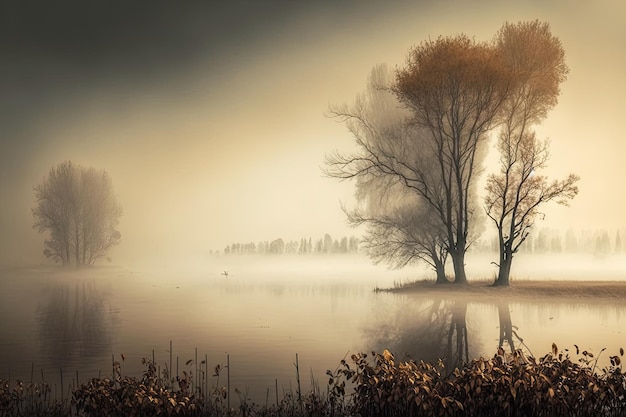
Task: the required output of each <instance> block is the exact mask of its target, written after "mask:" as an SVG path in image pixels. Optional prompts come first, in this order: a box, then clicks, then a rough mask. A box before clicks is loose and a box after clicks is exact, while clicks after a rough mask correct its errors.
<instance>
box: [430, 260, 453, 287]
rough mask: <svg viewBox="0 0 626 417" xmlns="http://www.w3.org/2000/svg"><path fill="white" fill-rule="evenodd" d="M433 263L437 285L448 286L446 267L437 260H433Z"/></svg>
mask: <svg viewBox="0 0 626 417" xmlns="http://www.w3.org/2000/svg"><path fill="white" fill-rule="evenodd" d="M433 261H434V262H435V272H436V273H437V281H436V283H437V284H449V283H450V281H448V278H446V267H445V265H444V263H443V262H441V261H440V260H439V259H433Z"/></svg>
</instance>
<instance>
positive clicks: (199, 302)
mask: <svg viewBox="0 0 626 417" xmlns="http://www.w3.org/2000/svg"><path fill="white" fill-rule="evenodd" d="M224 271H227V272H228V275H225V274H224ZM416 273H418V272H417V271H415V270H405V271H387V270H385V269H384V268H379V267H374V266H372V265H370V264H369V261H367V260H366V259H362V258H342V257H336V258H329V259H321V258H310V259H307V260H305V261H304V263H302V261H301V260H299V262H298V263H292V262H291V261H285V260H283V259H281V258H255V259H250V258H237V257H233V258H232V259H226V258H223V259H214V260H211V261H209V262H207V263H206V265H200V266H198V265H194V266H193V267H191V266H185V267H181V266H168V265H160V266H158V267H154V266H151V267H137V268H128V267H100V268H94V269H93V270H89V271H69V272H60V271H59V270H58V269H57V268H52V267H42V268H38V269H25V268H14V269H7V268H5V269H0V275H1V276H0V332H1V333H0V334H2V338H1V339H0V378H9V377H10V378H12V379H15V378H21V379H24V380H26V381H30V379H31V377H32V378H33V380H34V381H35V382H37V381H41V379H42V377H43V378H45V379H46V380H47V381H60V375H61V373H62V374H63V376H64V378H65V379H64V386H68V385H71V384H72V383H73V380H74V379H75V378H76V377H77V375H78V379H79V380H81V381H85V380H87V379H88V378H92V377H97V376H99V375H100V376H109V375H111V370H112V366H111V363H112V361H113V360H117V361H121V355H122V354H123V355H124V358H125V359H124V360H123V361H121V362H122V363H121V367H122V374H123V375H130V376H140V375H141V372H142V370H143V366H142V365H141V359H142V358H143V357H146V358H151V357H152V355H153V354H154V357H155V359H156V362H157V364H159V366H160V367H161V368H162V369H165V367H166V366H168V367H169V363H170V341H171V343H172V351H171V356H172V359H171V360H172V371H173V373H176V371H177V369H178V372H179V373H182V371H183V370H188V371H189V370H192V369H193V366H194V365H193V364H191V365H186V363H187V361H188V360H194V362H195V361H196V355H197V363H199V362H201V361H202V360H204V359H205V358H206V360H207V363H208V364H209V370H211V369H212V368H213V367H214V366H215V365H217V364H221V365H226V362H227V358H228V360H229V363H230V381H231V387H232V388H233V390H234V388H235V387H237V388H239V390H240V391H241V392H244V393H245V392H247V396H248V398H250V399H252V400H254V401H256V402H260V403H262V404H265V402H266V400H267V398H268V397H269V401H270V402H272V401H271V400H272V399H273V398H275V388H276V386H278V390H279V392H280V391H288V390H289V389H295V386H296V368H295V361H296V354H298V364H299V369H300V378H301V380H302V383H303V389H306V390H308V388H309V387H310V381H311V379H312V378H313V379H315V380H317V381H319V384H320V386H321V387H322V389H324V384H325V382H326V378H325V377H324V374H325V371H326V370H327V369H334V368H335V367H336V366H337V365H338V364H339V361H340V360H341V359H342V358H344V357H346V356H348V357H349V356H350V354H352V353H356V352H369V351H372V350H376V351H382V349H389V350H390V351H392V352H394V353H395V354H396V356H397V357H399V358H413V359H424V360H433V361H434V360H436V359H438V358H444V359H446V360H447V361H448V362H455V361H457V360H462V359H467V358H474V357H478V356H480V355H483V356H492V355H493V353H494V352H495V350H496V348H497V346H498V344H499V343H500V342H502V343H503V345H504V347H506V348H507V349H508V348H509V347H510V346H511V345H512V346H513V347H515V348H522V349H524V350H525V351H527V352H529V353H531V354H534V355H536V356H541V355H543V354H545V353H547V352H548V351H549V350H550V347H551V345H552V342H555V343H557V345H558V346H559V347H560V348H569V349H572V350H573V345H574V344H578V345H579V347H580V348H581V350H582V349H587V350H589V351H592V352H595V353H598V352H600V351H601V349H602V348H607V351H608V352H607V353H606V354H605V359H606V360H607V361H608V354H615V352H616V351H617V350H618V349H619V347H620V346H626V343H625V342H626V337H625V334H624V331H623V329H622V328H623V327H624V323H626V305H624V304H623V303H617V302H612V303H600V302H585V301H584V299H582V300H581V301H580V302H576V303H571V302H569V303H564V302H558V301H550V300H542V301H533V300H525V301H523V300H499V301H494V300H480V299H471V298H470V299H460V298H455V299H445V298H437V297H433V296H432V295H430V296H429V295H420V294H389V293H380V292H374V291H373V289H374V288H375V287H377V286H378V287H390V286H393V284H394V281H395V282H399V281H403V280H407V279H410V278H411V277H414V276H415V274H416ZM153 352H154V353H153ZM601 361H602V359H601ZM177 363H178V365H177ZM600 364H602V362H600ZM68 381H70V382H68ZM209 382H210V383H211V384H215V383H217V380H216V379H215V378H214V379H213V380H211V381H209ZM59 383H60V382H59ZM219 384H220V385H224V384H225V379H224V377H223V376H222V377H221V379H220V381H219ZM270 391H271V395H269V394H268V393H269V392H270ZM65 392H66V393H67V392H68V390H67V389H66V390H65ZM235 398H236V397H235Z"/></svg>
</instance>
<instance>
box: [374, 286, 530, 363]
mask: <svg viewBox="0 0 626 417" xmlns="http://www.w3.org/2000/svg"><path fill="white" fill-rule="evenodd" d="M392 297H394V299H393V303H388V301H390V300H379V301H380V302H379V304H378V305H375V307H374V308H375V309H377V311H376V312H375V317H376V318H375V320H373V321H372V322H371V324H370V325H369V326H367V327H365V329H364V336H365V340H369V341H370V346H371V349H372V350H375V351H378V352H381V351H382V350H383V349H388V350H390V351H392V352H394V353H395V354H396V356H397V357H399V358H401V359H403V360H406V359H414V360H418V361H419V360H424V361H427V362H436V361H437V360H439V359H441V360H442V361H443V362H444V364H445V366H446V367H447V368H448V369H453V368H454V367H456V366H459V365H460V364H462V363H465V362H468V361H469V360H470V359H471V358H475V357H479V356H481V355H485V354H487V355H491V354H494V353H495V352H496V346H495V342H496V341H497V343H498V345H497V347H502V348H503V349H505V350H510V351H511V352H513V351H515V349H517V348H520V347H521V348H523V349H525V350H528V347H527V346H526V345H525V344H524V340H523V339H522V338H521V337H520V336H519V335H518V333H517V327H516V326H514V325H513V321H512V319H511V307H510V305H509V302H508V301H502V302H498V303H497V304H488V303H478V304H477V303H468V300H466V299H445V298H427V297H414V296H413V297H403V296H392ZM469 304H471V305H472V308H469V309H468V305H469ZM390 305H392V306H394V307H392V309H391V310H389V309H388V307H389V306H390ZM496 311H497V315H498V317H497V318H496V317H495V314H496ZM481 325H482V326H481ZM494 328H495V330H490V329H494ZM492 331H493V332H494V333H491V332H492ZM486 333H491V335H490V334H486ZM490 340H493V341H494V342H493V343H494V345H493V346H483V344H484V342H485V341H486V343H490V342H489V341H490Z"/></svg>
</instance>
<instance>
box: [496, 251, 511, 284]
mask: <svg viewBox="0 0 626 417" xmlns="http://www.w3.org/2000/svg"><path fill="white" fill-rule="evenodd" d="M512 263H513V254H512V253H510V251H505V253H504V255H503V256H500V267H499V268H498V278H496V282H494V283H493V285H495V286H498V287H508V286H509V277H510V275H511V264H512Z"/></svg>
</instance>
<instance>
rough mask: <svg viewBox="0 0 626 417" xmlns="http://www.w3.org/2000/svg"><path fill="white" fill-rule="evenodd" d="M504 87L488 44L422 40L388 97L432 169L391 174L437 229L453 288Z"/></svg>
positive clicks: (508, 78) (460, 274)
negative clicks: (423, 205)
mask: <svg viewBox="0 0 626 417" xmlns="http://www.w3.org/2000/svg"><path fill="white" fill-rule="evenodd" d="M511 83H512V74H511V72H510V71H509V70H508V68H507V67H506V66H505V65H504V62H503V60H502V59H501V57H500V56H499V54H497V53H496V50H495V49H494V48H493V47H492V45H490V44H487V43H479V42H476V41H474V40H471V39H470V38H468V37H467V36H465V35H459V36H456V37H450V38H439V39H437V40H434V41H431V40H429V41H425V42H422V43H421V44H420V45H418V46H417V47H415V48H413V49H412V50H411V52H410V53H409V56H408V60H407V64H406V66H405V68H403V69H400V70H399V71H398V73H397V82H396V85H395V92H396V94H397V96H398V98H399V99H400V101H401V102H402V103H404V104H405V105H406V106H407V107H408V108H409V109H410V111H411V118H412V123H413V124H414V125H415V126H417V127H418V128H419V129H420V130H424V131H426V132H427V133H428V135H427V137H428V138H429V139H430V140H429V141H428V142H427V144H426V145H425V146H426V147H427V148H428V152H429V155H430V156H432V158H433V163H434V165H435V170H434V173H433V170H431V169H430V167H428V169H427V166H424V165H411V166H410V167H407V168H408V169H407V171H408V173H406V174H405V173H404V172H403V173H400V174H399V176H400V178H401V180H402V181H404V182H405V183H406V184H407V186H409V187H411V188H413V189H414V190H415V191H416V192H417V193H418V194H420V195H421V196H422V197H423V198H424V200H425V201H427V202H428V203H429V204H430V205H431V206H432V208H433V209H434V210H435V212H436V213H437V215H438V216H439V218H440V221H441V223H442V224H443V225H444V226H445V229H446V246H447V249H448V252H449V253H450V257H451V258H452V264H453V267H454V276H455V277H454V278H455V282H457V283H466V282H467V277H466V274H465V252H466V250H467V248H468V245H469V243H470V242H471V238H470V230H471V229H470V227H471V224H472V222H473V220H474V217H475V212H476V210H475V206H474V205H473V203H472V202H473V201H474V200H475V198H476V196H475V194H474V192H475V188H476V187H475V185H474V184H475V181H476V177H477V173H478V172H479V170H480V168H481V167H480V163H481V158H480V157H481V155H482V154H483V153H484V147H485V143H484V142H485V138H486V134H487V132H488V131H489V130H490V129H492V128H493V127H494V126H495V125H496V124H497V123H498V116H499V114H500V111H501V108H502V105H503V103H504V102H505V100H506V98H507V96H508V93H509V89H510V85H511ZM433 177H435V178H436V180H435V184H437V187H435V188H433V186H432V185H433Z"/></svg>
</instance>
